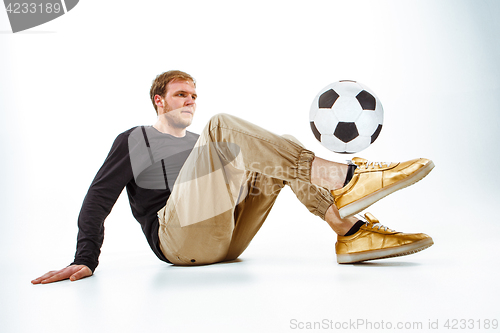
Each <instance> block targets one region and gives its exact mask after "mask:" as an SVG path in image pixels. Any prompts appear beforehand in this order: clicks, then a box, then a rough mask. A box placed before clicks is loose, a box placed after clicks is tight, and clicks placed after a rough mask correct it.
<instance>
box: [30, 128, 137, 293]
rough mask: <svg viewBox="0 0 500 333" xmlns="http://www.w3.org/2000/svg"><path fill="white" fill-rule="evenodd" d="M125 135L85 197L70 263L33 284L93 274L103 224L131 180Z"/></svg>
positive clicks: (102, 235) (118, 139) (100, 243)
mask: <svg viewBox="0 0 500 333" xmlns="http://www.w3.org/2000/svg"><path fill="white" fill-rule="evenodd" d="M129 132H130V130H129V131H127V132H124V133H122V134H120V135H119V136H118V137H117V138H116V140H115V141H114V143H113V146H112V147H111V150H110V152H109V154H108V156H107V157H106V160H105V161H104V163H103V165H102V167H101V168H100V169H99V171H98V172H97V175H96V176H95V178H94V180H93V181H92V184H91V185H90V188H89V190H88V192H87V195H86V196H85V199H84V201H83V204H82V208H81V210H80V215H79V217H78V242H77V249H76V254H75V259H74V261H73V263H71V265H70V266H68V267H65V268H63V269H61V270H58V271H50V272H48V273H46V274H44V275H42V276H40V277H38V278H37V279H34V280H32V281H31V282H32V283H33V284H39V283H50V282H56V281H61V280H65V279H70V280H72V281H76V280H79V279H81V278H84V277H87V276H91V275H92V274H93V272H94V270H95V269H96V267H97V265H98V263H99V261H98V259H99V255H100V253H101V246H102V242H103V240H104V220H105V219H106V217H107V216H108V215H109V213H110V212H111V209H112V208H113V206H114V204H115V203H116V200H117V199H118V197H119V196H120V193H121V192H122V190H123V188H124V187H125V186H126V185H127V183H128V182H129V181H130V180H132V179H133V174H132V168H131V165H130V158H129V151H128V140H127V138H128V134H129Z"/></svg>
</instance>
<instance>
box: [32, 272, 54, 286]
mask: <svg viewBox="0 0 500 333" xmlns="http://www.w3.org/2000/svg"><path fill="white" fill-rule="evenodd" d="M57 272H59V271H50V272H47V273H45V274H43V275H42V276H40V277H37V278H36V279H34V280H32V281H31V283H33V284H38V283H41V282H42V281H43V280H45V279H48V278H49V277H51V276H53V275H54V274H56V273H57Z"/></svg>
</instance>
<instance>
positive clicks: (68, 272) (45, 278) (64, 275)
mask: <svg viewBox="0 0 500 333" xmlns="http://www.w3.org/2000/svg"><path fill="white" fill-rule="evenodd" d="M91 275H92V271H91V270H90V268H88V267H87V266H85V265H71V266H68V267H66V268H63V269H61V270H59V271H50V272H48V273H45V274H44V275H42V276H40V277H38V278H36V279H34V280H32V281H31V283H32V284H40V283H41V284H46V283H52V282H57V281H62V280H66V279H70V280H71V281H76V280H79V279H81V278H84V277H87V276H91Z"/></svg>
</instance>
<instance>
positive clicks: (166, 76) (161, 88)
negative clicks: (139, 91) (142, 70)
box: [149, 70, 196, 114]
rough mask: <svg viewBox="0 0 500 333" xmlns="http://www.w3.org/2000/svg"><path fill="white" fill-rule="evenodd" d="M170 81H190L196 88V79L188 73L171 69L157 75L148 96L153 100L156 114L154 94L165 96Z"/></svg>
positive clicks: (156, 106)
mask: <svg viewBox="0 0 500 333" xmlns="http://www.w3.org/2000/svg"><path fill="white" fill-rule="evenodd" d="M172 81H187V82H191V83H192V84H193V86H194V87H195V88H196V81H195V80H194V79H193V77H192V76H191V75H189V74H188V73H185V72H182V71H175V70H173V71H168V72H165V73H162V74H160V75H158V76H157V77H156V79H154V81H153V84H152V85H151V90H150V91H149V96H150V97H151V102H153V106H154V108H155V110H156V114H158V105H157V103H156V102H155V96H156V95H158V96H160V97H162V98H165V95H166V94H167V89H168V84H169V83H170V82H172Z"/></svg>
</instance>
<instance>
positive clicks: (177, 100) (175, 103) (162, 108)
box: [150, 71, 197, 128]
mask: <svg viewBox="0 0 500 333" xmlns="http://www.w3.org/2000/svg"><path fill="white" fill-rule="evenodd" d="M150 97H151V101H152V102H153V105H154V107H155V109H156V113H157V114H158V116H164V117H165V118H166V120H167V123H168V124H169V125H170V126H172V127H175V128H186V127H187V126H189V125H191V122H192V121H193V116H194V112H195V110H196V101H195V100H196V97H197V95H196V83H195V81H194V79H193V78H192V77H191V75H189V74H187V73H184V72H181V71H168V72H165V73H163V74H160V75H158V76H157V77H156V79H155V80H154V81H153V84H152V85H151V90H150Z"/></svg>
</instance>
